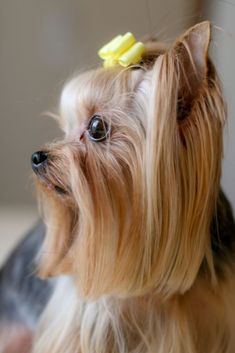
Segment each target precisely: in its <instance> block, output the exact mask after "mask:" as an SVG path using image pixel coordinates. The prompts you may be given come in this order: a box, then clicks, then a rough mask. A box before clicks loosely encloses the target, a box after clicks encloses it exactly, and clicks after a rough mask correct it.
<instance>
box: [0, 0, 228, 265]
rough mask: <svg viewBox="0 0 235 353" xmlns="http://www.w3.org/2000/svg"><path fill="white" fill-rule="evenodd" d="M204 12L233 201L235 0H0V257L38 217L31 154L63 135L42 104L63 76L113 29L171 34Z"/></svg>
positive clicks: (91, 55)
mask: <svg viewBox="0 0 235 353" xmlns="http://www.w3.org/2000/svg"><path fill="white" fill-rule="evenodd" d="M203 19H210V20H211V21H212V24H213V25H214V27H213V40H212V45H211V56H212V57H213V59H214V62H215V65H216V67H217V68H218V71H219V74H220V78H221V80H222V83H223V86H224V91H225V95H226V98H227V101H228V111H229V122H228V126H227V128H226V132H225V159H224V165H223V180H222V183H223V187H224V189H225V191H226V192H227V194H228V196H229V198H230V200H231V201H232V203H233V206H235V186H234V180H235V158H234V153H235V136H234V135H235V99H233V94H234V90H235V68H234V62H235V25H234V23H235V0H201V1H199V0H164V1H162V0H119V1H115V0H96V1H94V0H93V1H92V0H47V1H36V0H1V1H0V147H1V148H0V262H1V261H3V259H4V257H5V256H6V254H7V253H8V251H9V249H11V248H12V246H13V244H14V243H15V242H16V241H17V239H19V237H21V236H22V234H23V233H24V232H25V230H26V229H29V228H30V226H31V225H32V224H33V223H34V222H35V220H36V219H37V218H38V214H37V207H36V200H35V195H34V191H33V187H32V180H31V178H30V175H31V169H30V156H31V153H32V152H33V151H36V150H38V149H39V148H40V146H41V145H42V144H43V143H45V142H46V141H50V140H52V139H54V138H56V137H58V136H60V131H59V130H58V127H57V125H56V123H55V122H54V121H53V120H52V119H49V118H47V116H46V113H45V112H46V111H54V110H55V109H56V106H57V101H58V99H59V94H60V91H61V88H62V87H63V84H64V82H65V81H66V80H67V79H68V78H69V77H70V76H71V75H72V74H73V73H74V72H76V71H78V70H81V69H82V70H83V69H86V68H90V67H92V66H94V65H96V64H97V63H98V62H99V59H98V58H97V55H96V53H97V49H99V48H100V47H101V46H102V45H103V44H104V43H106V42H107V41H109V40H110V39H111V38H112V37H114V36H115V35H116V34H119V33H125V32H127V31H131V32H133V33H134V34H135V35H136V37H137V38H138V37H140V36H142V35H145V34H147V33H156V34H157V35H158V37H159V39H161V40H165V41H167V42H172V41H173V40H174V38H175V37H176V36H177V35H178V34H179V33H181V32H182V31H183V30H185V29H187V28H188V27H189V26H190V25H193V24H194V23H196V22H198V21H200V20H203Z"/></svg>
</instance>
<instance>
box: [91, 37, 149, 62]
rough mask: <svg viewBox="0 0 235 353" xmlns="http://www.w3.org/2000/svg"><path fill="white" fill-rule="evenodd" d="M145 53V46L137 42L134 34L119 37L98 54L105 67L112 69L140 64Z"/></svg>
mask: <svg viewBox="0 0 235 353" xmlns="http://www.w3.org/2000/svg"><path fill="white" fill-rule="evenodd" d="M144 52H145V46H144V44H143V43H141V42H136V39H135V37H134V36H133V34H132V33H130V32H127V33H126V34H124V35H123V36H122V35H118V36H117V37H115V38H114V39H113V40H111V42H109V43H108V44H106V45H104V46H103V47H102V48H101V49H100V50H99V51H98V54H99V56H100V58H101V59H103V60H104V67H112V66H115V65H118V64H119V65H121V66H123V67H127V66H129V65H133V64H138V63H139V62H140V61H141V59H142V56H143V54H144Z"/></svg>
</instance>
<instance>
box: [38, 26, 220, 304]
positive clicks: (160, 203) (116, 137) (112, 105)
mask: <svg viewBox="0 0 235 353" xmlns="http://www.w3.org/2000/svg"><path fill="white" fill-rule="evenodd" d="M209 40H210V28H209V24H208V23H202V24H199V25H198V26H195V27H193V28H192V29H190V30H189V31H188V32H186V33H185V34H184V35H183V36H182V37H181V38H179V39H178V40H177V41H176V43H175V44H174V46H173V47H172V48H170V49H169V50H162V47H161V49H159V48H160V47H159V46H158V45H157V44H154V43H152V44H150V47H149V49H147V53H146V57H145V58H144V61H143V64H142V65H140V67H139V69H136V68H135V69H134V68H128V69H125V70H124V69H121V68H119V67H116V68H112V69H97V70H94V71H90V72H88V73H84V74H82V75H80V76H79V77H76V78H74V79H73V80H72V81H71V82H70V83H68V84H67V85H66V87H65V89H64V91H63V93H62V97H61V106H60V118H59V123H60V125H61V127H62V129H63V131H64V139H63V140H62V141H60V142H56V143H52V144H49V145H47V146H45V147H44V148H43V150H42V151H39V152H36V153H34V154H33V155H32V166H33V169H34V171H35V173H36V175H37V185H38V188H39V191H40V198H41V200H42V204H43V210H44V217H45V220H46V222H47V227H48V230H47V236H46V240H45V243H44V246H43V249H42V262H41V275H42V276H50V275H57V274H61V273H67V274H70V275H72V276H74V278H75V281H77V284H78V288H79V290H80V293H81V294H83V295H84V296H87V297H98V296H100V295H103V294H106V295H107V294H112V295H114V294H115V295H120V296H129V295H140V294H144V293H146V292H149V291H152V290H155V291H156V292H157V293H159V294H161V295H163V296H166V295H171V294H173V293H175V292H177V291H181V292H184V291H185V290H187V289H188V288H189V287H190V286H191V285H192V283H193V282H194V280H195V277H196V276H197V274H198V271H199V268H200V266H201V263H202V261H205V262H207V264H208V266H209V267H210V268H211V270H212V271H213V266H212V262H211V261H212V259H211V249H210V235H209V227H210V221H211V217H212V214H213V211H214V207H215V200H216V197H217V192H218V188H219V178H220V159H221V151H222V147H221V131H222V125H223V122H224V108H223V101H222V98H221V94H220V90H219V86H218V83H217V80H216V76H215V73H214V70H213V68H212V66H211V65H210V66H208V65H209V63H208V58H207V52H208V45H209ZM147 47H148V45H147Z"/></svg>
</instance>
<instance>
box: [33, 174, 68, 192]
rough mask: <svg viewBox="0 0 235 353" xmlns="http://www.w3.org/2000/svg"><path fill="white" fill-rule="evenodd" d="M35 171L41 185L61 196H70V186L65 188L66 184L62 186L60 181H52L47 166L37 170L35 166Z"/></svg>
mask: <svg viewBox="0 0 235 353" xmlns="http://www.w3.org/2000/svg"><path fill="white" fill-rule="evenodd" d="M33 171H34V173H35V174H36V176H37V179H38V180H39V181H40V183H41V185H42V186H43V187H45V188H46V189H47V190H49V191H52V192H53V191H54V192H55V193H56V194H57V195H59V196H68V194H69V191H68V188H66V189H65V187H64V186H61V185H60V184H59V183H56V182H54V180H53V181H51V180H50V178H49V177H48V175H47V173H46V171H45V168H42V169H36V170H35V169H34V168H33Z"/></svg>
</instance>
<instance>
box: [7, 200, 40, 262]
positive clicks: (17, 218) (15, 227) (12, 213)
mask: <svg viewBox="0 0 235 353" xmlns="http://www.w3.org/2000/svg"><path fill="white" fill-rule="evenodd" d="M37 219H38V213H37V209H36V207H30V206H25V205H20V206H14V207H12V206H6V205H0V265H1V264H2V263H3V262H4V260H5V259H6V257H7V255H8V254H9V252H10V251H11V250H12V249H13V248H14V246H15V244H16V243H17V242H18V241H19V240H20V239H21V238H22V237H23V236H24V234H25V233H26V231H27V230H29V229H30V228H31V227H32V226H33V224H34V223H35V222H36V221H37Z"/></svg>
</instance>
